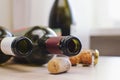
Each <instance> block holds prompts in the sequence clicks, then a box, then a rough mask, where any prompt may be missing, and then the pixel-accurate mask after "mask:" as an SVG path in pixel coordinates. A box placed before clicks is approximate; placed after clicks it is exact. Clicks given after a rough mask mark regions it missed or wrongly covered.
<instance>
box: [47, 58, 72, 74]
mask: <svg viewBox="0 0 120 80" xmlns="http://www.w3.org/2000/svg"><path fill="white" fill-rule="evenodd" d="M70 67H71V63H70V61H69V59H68V58H61V57H59V58H58V57H56V58H53V59H51V60H50V61H49V62H48V71H49V72H50V73H52V74H59V73H63V72H67V71H68V70H70Z"/></svg>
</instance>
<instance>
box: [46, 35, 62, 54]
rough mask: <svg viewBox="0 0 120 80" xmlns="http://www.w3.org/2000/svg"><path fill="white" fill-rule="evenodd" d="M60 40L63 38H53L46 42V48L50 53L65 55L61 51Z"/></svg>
mask: <svg viewBox="0 0 120 80" xmlns="http://www.w3.org/2000/svg"><path fill="white" fill-rule="evenodd" d="M60 40H61V37H51V38H49V39H47V41H46V48H47V50H48V51H49V52H50V53H53V54H63V52H62V51H61V50H60Z"/></svg>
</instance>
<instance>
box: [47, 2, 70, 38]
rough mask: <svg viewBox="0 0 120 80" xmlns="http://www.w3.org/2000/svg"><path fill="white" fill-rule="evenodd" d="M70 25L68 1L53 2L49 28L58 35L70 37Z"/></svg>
mask: <svg viewBox="0 0 120 80" xmlns="http://www.w3.org/2000/svg"><path fill="white" fill-rule="evenodd" d="M71 24H72V13H71V10H70V6H69V3H68V0H55V2H54V4H53V6H52V9H51V12H50V16H49V27H50V28H52V29H53V30H55V32H56V33H58V35H59V34H60V33H61V34H60V35H62V36H67V35H70V27H71Z"/></svg>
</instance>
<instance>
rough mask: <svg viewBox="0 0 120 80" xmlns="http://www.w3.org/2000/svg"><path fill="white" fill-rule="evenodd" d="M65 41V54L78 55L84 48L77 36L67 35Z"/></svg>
mask: <svg viewBox="0 0 120 80" xmlns="http://www.w3.org/2000/svg"><path fill="white" fill-rule="evenodd" d="M64 42H65V46H64V47H63V49H64V54H65V55H67V56H74V55H77V54H78V53H79V52H80V50H81V48H82V44H81V42H80V40H79V39H78V38H76V37H72V36H70V37H67V39H66V40H65V41H64Z"/></svg>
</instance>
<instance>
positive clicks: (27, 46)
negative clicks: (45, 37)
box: [12, 37, 33, 57]
mask: <svg viewBox="0 0 120 80" xmlns="http://www.w3.org/2000/svg"><path fill="white" fill-rule="evenodd" d="M12 47H13V51H14V52H15V54H16V56H20V57H24V56H28V55H29V54H30V53H31V51H32V47H33V46H32V42H31V40H29V39H28V38H26V37H20V38H17V39H15V41H14V44H13V46H12Z"/></svg>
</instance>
